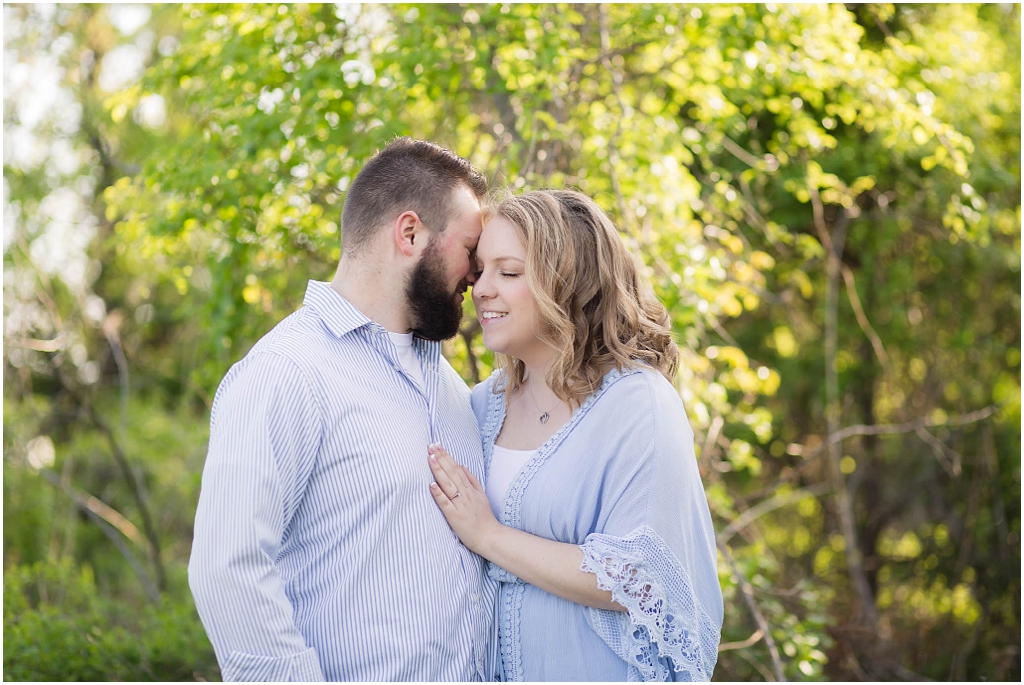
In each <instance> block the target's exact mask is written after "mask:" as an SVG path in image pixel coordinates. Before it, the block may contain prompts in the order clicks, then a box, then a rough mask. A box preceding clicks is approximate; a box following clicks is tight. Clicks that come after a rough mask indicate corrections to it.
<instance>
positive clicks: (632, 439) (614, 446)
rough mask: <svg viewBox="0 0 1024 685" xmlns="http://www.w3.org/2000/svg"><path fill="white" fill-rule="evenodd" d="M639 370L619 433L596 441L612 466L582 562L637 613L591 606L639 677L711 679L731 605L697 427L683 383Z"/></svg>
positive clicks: (596, 624) (595, 622)
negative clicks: (725, 600) (698, 454)
mask: <svg viewBox="0 0 1024 685" xmlns="http://www.w3.org/2000/svg"><path fill="white" fill-rule="evenodd" d="M638 375H639V376H641V377H642V378H643V379H644V381H646V382H645V383H644V384H643V387H640V388H638V387H637V385H638V384H636V383H626V384H622V385H628V386H632V387H629V388H623V390H624V393H620V395H622V396H621V397H617V398H615V399H614V402H615V404H614V409H615V412H616V418H617V419H618V420H617V421H616V425H618V426H621V427H622V429H621V432H620V435H619V436H617V437H618V439H615V440H611V441H608V440H604V441H602V443H601V444H596V443H595V445H594V446H593V448H594V454H595V457H596V456H597V455H603V457H604V458H606V459H607V463H606V464H605V465H604V469H603V486H602V490H601V493H600V495H599V502H598V512H599V513H598V520H597V526H596V532H594V533H591V534H590V535H588V536H587V537H586V539H585V541H584V543H583V544H582V545H580V547H581V548H582V550H583V562H582V564H581V566H580V568H581V569H582V570H583V571H586V572H588V573H593V574H594V575H595V576H597V584H598V587H600V588H601V589H603V590H608V591H610V592H611V593H612V598H613V599H614V600H615V602H617V603H618V604H621V605H622V606H623V607H625V608H626V610H627V611H626V612H621V611H609V610H604V609H595V608H588V610H587V611H588V614H587V619H588V621H589V623H590V626H591V627H592V628H593V629H594V631H595V632H596V633H597V634H598V635H599V636H600V637H601V639H602V640H604V641H605V643H606V644H607V645H608V646H609V647H610V648H611V649H612V651H614V652H615V653H616V654H617V655H618V656H619V657H620V658H622V659H624V660H625V661H626V662H627V664H629V679H630V680H642V681H690V682H692V681H709V680H710V679H711V675H712V672H713V670H714V667H715V662H716V661H717V659H718V643H719V639H720V635H721V627H722V610H723V607H722V593H721V588H720V586H719V582H718V572H717V553H716V550H715V539H714V529H713V527H712V524H711V515H710V512H709V511H708V505H707V499H706V497H705V495H704V489H703V485H702V484H701V480H700V474H699V471H698V469H697V462H696V458H695V455H694V450H693V432H692V431H691V429H690V425H689V422H688V420H687V417H686V412H685V410H684V409H683V404H682V401H681V399H680V398H679V395H678V393H677V392H676V391H675V389H674V388H673V387H672V386H671V385H670V384H669V383H668V382H667V381H665V380H664V379H663V378H662V377H660V376H659V375H657V374H655V373H653V372H649V371H645V372H643V373H642V374H638ZM634 378H635V377H634ZM643 390H646V395H647V396H646V397H644V396H643V395H644V393H643V392H642V391H643ZM609 399H612V398H609ZM638 445H639V446H642V447H641V448H640V449H637V446H638Z"/></svg>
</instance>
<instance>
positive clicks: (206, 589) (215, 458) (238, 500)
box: [188, 354, 324, 681]
mask: <svg viewBox="0 0 1024 685" xmlns="http://www.w3.org/2000/svg"><path fill="white" fill-rule="evenodd" d="M321 431H322V420H321V415H320V411H319V410H318V407H317V406H316V404H315V402H314V399H313V397H312V394H311V391H310V389H309V387H308V385H307V384H306V383H305V381H304V380H303V376H302V374H301V372H300V371H299V369H298V368H297V367H296V366H295V365H294V364H293V363H292V362H290V361H289V360H287V359H285V358H283V357H279V356H277V355H273V354H258V355H257V356H255V357H252V358H248V359H245V360H243V361H242V362H241V363H239V364H238V365H237V366H236V367H235V368H233V369H232V370H231V372H229V374H228V376H227V377H226V378H225V380H224V382H223V384H222V386H221V388H220V390H219V391H218V393H217V399H216V400H215V402H214V407H213V412H212V416H211V421H210V448H209V453H208V455H207V458H206V466H205V468H204V470H203V483H202V492H201V494H200V497H199V507H198V510H197V511H196V523H195V537H194V540H193V544H192V557H191V559H190V561H189V569H188V570H189V586H190V587H191V589H192V594H193V596H194V597H195V601H196V608H197V609H198V610H199V616H200V618H201V619H202V621H203V625H204V627H205V628H206V632H207V634H208V635H209V637H210V641H211V642H212V643H213V647H214V650H215V651H216V653H217V660H218V662H219V663H220V666H221V672H222V676H223V678H224V680H226V681H227V680H277V681H296V680H300V681H322V680H324V675H323V672H322V670H321V668H320V664H319V660H318V658H317V654H316V652H315V650H313V649H312V648H310V647H309V645H308V644H306V641H305V639H304V638H303V636H302V634H301V633H300V632H299V630H298V628H296V626H295V621H294V611H293V607H292V605H291V602H289V600H288V597H287V596H286V595H285V591H284V586H283V583H282V580H281V577H280V574H279V572H278V569H277V565H276V563H275V560H276V557H277V554H278V551H279V549H280V547H281V542H282V537H283V535H284V531H285V529H286V528H287V527H288V524H289V522H290V521H291V518H292V516H293V515H294V513H295V511H296V509H297V508H298V506H299V503H300V502H301V501H302V497H303V494H304V492H305V488H306V483H307V481H308V479H309V474H310V472H311V471H312V468H313V464H314V462H315V459H316V454H317V450H318V448H319V445H320V440H321Z"/></svg>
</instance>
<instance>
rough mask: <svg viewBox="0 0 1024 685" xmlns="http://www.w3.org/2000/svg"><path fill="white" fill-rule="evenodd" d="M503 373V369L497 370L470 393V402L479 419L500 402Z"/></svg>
mask: <svg viewBox="0 0 1024 685" xmlns="http://www.w3.org/2000/svg"><path fill="white" fill-rule="evenodd" d="M502 378H503V373H502V371H501V369H495V370H494V371H493V372H492V373H491V375H490V376H488V377H487V378H486V379H484V380H483V381H481V382H479V383H477V384H476V385H474V386H473V390H472V392H471V393H470V401H471V402H472V403H473V411H474V412H476V415H477V417H478V418H481V417H482V416H483V415H484V413H485V412H486V411H487V408H488V407H489V406H490V405H491V403H492V402H497V401H500V399H501V396H500V394H499V392H500V388H501V384H502V382H503V381H502Z"/></svg>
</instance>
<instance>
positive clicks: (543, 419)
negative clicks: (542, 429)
mask: <svg viewBox="0 0 1024 685" xmlns="http://www.w3.org/2000/svg"><path fill="white" fill-rule="evenodd" d="M550 418H551V414H549V413H547V412H544V413H543V414H541V415H540V422H541V423H542V424H544V423H547V422H548V419H550Z"/></svg>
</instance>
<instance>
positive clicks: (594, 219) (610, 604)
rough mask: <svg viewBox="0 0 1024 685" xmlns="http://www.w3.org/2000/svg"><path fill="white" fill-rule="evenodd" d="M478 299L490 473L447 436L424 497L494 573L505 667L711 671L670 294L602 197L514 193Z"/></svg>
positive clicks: (711, 606)
mask: <svg viewBox="0 0 1024 685" xmlns="http://www.w3.org/2000/svg"><path fill="white" fill-rule="evenodd" d="M490 217H491V218H490V220H489V221H488V223H487V224H486V226H485V227H484V230H483V233H482V234H481V237H480V243H479V245H478V247H477V259H478V261H479V267H478V268H479V269H480V271H479V273H478V275H477V280H476V283H475V284H474V286H473V302H474V304H475V306H476V311H477V316H478V317H479V319H480V323H481V325H482V327H483V338H484V344H486V345H487V346H488V347H489V348H490V349H492V350H494V351H496V352H499V353H501V357H500V360H501V365H500V368H499V369H498V370H497V371H496V372H495V373H494V374H493V375H492V376H491V377H490V378H489V379H488V380H487V381H485V382H484V383H481V384H480V385H478V386H477V387H476V388H475V389H474V390H473V408H474V410H475V411H476V414H477V419H478V421H479V422H480V430H481V435H482V438H483V449H484V461H485V465H486V473H487V477H486V481H487V487H486V488H484V487H483V486H481V485H480V483H479V482H478V481H477V480H476V479H475V478H474V476H473V475H472V474H471V473H470V472H469V471H468V470H465V469H463V468H461V467H460V466H458V465H457V464H456V463H455V462H454V461H453V460H452V459H451V458H450V457H449V456H448V455H447V453H446V452H445V451H444V449H443V448H441V447H440V446H432V447H431V451H430V456H429V458H428V459H429V463H430V467H431V470H432V472H433V474H434V478H435V481H436V482H434V483H431V485H430V488H431V493H432V495H433V496H434V500H435V501H436V502H437V505H438V507H440V509H441V512H442V513H443V514H444V516H445V518H446V519H447V520H448V523H449V524H450V525H451V527H452V529H453V530H454V531H455V533H456V534H457V535H458V536H459V538H460V540H461V541H462V542H463V544H465V545H466V547H468V548H469V549H470V550H472V551H474V552H476V553H477V554H479V555H481V556H483V557H484V558H486V559H487V560H488V561H489V562H490V563H489V565H488V566H489V574H490V576H491V577H492V578H493V579H494V580H497V581H499V583H500V589H499V590H498V599H497V616H496V620H497V626H498V644H499V648H500V660H499V664H498V668H499V669H500V671H501V673H500V675H501V677H502V679H503V680H710V678H711V674H712V670H713V669H714V665H715V661H716V659H717V653H718V641H719V634H720V629H721V623H722V596H721V589H720V587H719V584H718V575H717V571H716V553H715V543H714V531H713V529H712V527H711V517H710V514H709V512H708V506H707V500H706V499H705V496H704V491H703V488H702V487H701V482H700V477H699V474H698V471H697V464H696V461H695V458H694V452H693V433H692V431H691V430H690V426H689V423H688V421H687V418H686V413H685V411H684V409H683V405H682V402H681V400H680V398H679V395H678V393H677V392H676V391H675V389H674V388H673V386H672V383H671V379H672V377H673V375H674V373H675V369H676V364H677V359H678V354H679V352H678V348H677V347H676V344H675V343H674V342H673V340H672V336H671V333H670V329H669V321H668V315H667V313H666V311H665V308H664V307H663V306H662V305H661V304H660V303H659V302H657V300H655V299H654V298H653V297H652V296H650V295H648V294H647V293H646V292H645V291H644V289H643V288H642V286H641V282H640V276H639V272H638V269H637V265H636V262H635V261H634V260H633V258H632V257H631V255H630V254H629V253H628V251H627V250H626V247H625V245H624V244H623V242H622V239H621V238H620V237H619V235H618V233H617V232H616V230H615V228H614V226H612V224H611V221H610V220H609V219H608V217H607V216H606V215H605V214H604V213H603V212H602V211H601V209H600V208H599V207H598V206H597V205H596V204H595V203H594V202H593V201H592V200H590V199H589V198H587V197H586V196H584V195H581V194H580V193H576V192H571V191H537V192H529V193H524V194H522V195H519V196H517V197H509V198H506V199H505V200H503V201H502V202H500V203H499V204H498V205H497V206H496V207H495V208H494V209H493V210H492V211H491V213H490Z"/></svg>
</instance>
